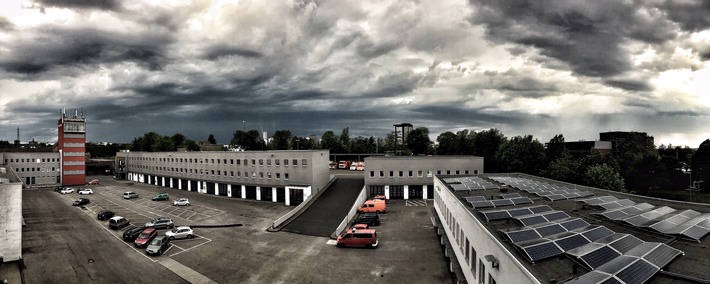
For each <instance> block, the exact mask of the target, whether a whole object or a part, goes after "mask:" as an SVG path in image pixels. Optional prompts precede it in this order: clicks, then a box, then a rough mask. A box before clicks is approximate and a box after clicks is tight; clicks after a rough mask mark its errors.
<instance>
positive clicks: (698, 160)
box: [691, 139, 710, 188]
mask: <svg viewBox="0 0 710 284" xmlns="http://www.w3.org/2000/svg"><path fill="white" fill-rule="evenodd" d="M691 171H692V172H691V174H692V181H693V182H696V181H697V182H700V181H702V182H700V188H707V187H710V185H709V184H710V139H706V140H705V141H703V143H700V146H698V150H697V151H695V154H694V155H693V159H692V163H691Z"/></svg>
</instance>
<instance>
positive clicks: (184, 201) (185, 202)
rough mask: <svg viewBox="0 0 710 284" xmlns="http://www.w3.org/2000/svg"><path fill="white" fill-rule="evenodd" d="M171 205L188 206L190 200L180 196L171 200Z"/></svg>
mask: <svg viewBox="0 0 710 284" xmlns="http://www.w3.org/2000/svg"><path fill="white" fill-rule="evenodd" d="M173 206H190V200H187V198H180V199H178V200H175V201H173Z"/></svg>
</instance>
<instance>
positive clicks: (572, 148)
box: [545, 141, 612, 156]
mask: <svg viewBox="0 0 710 284" xmlns="http://www.w3.org/2000/svg"><path fill="white" fill-rule="evenodd" d="M545 147H550V143H545ZM564 147H565V150H567V152H568V153H570V154H571V155H572V156H582V155H586V154H587V153H589V152H590V151H597V152H599V153H600V154H602V155H607V154H611V153H612V142H610V141H573V142H564Z"/></svg>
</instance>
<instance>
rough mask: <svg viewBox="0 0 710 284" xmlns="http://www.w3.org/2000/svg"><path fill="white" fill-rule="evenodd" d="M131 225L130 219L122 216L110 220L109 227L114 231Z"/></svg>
mask: <svg viewBox="0 0 710 284" xmlns="http://www.w3.org/2000/svg"><path fill="white" fill-rule="evenodd" d="M130 223H131V222H129V221H128V219H126V218H125V217H121V216H113V217H111V219H108V227H109V228H111V229H114V230H118V229H121V228H123V227H125V226H128V225H129V224H130Z"/></svg>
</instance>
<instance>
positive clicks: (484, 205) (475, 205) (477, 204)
mask: <svg viewBox="0 0 710 284" xmlns="http://www.w3.org/2000/svg"><path fill="white" fill-rule="evenodd" d="M468 204H470V205H471V207H473V208H475V209H481V208H493V207H495V205H493V202H490V201H489V200H481V201H470V202H469V203H468Z"/></svg>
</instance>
